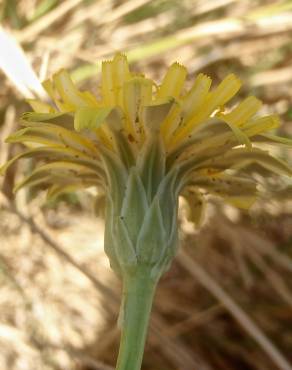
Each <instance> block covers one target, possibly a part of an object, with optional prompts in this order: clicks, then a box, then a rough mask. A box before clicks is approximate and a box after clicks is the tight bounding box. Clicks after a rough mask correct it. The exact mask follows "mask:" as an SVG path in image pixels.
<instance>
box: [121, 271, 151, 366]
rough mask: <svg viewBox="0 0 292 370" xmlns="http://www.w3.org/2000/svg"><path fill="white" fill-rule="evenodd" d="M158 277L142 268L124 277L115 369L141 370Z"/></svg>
mask: <svg viewBox="0 0 292 370" xmlns="http://www.w3.org/2000/svg"><path fill="white" fill-rule="evenodd" d="M156 283H157V281H156V280H153V279H152V278H151V277H150V273H149V271H145V270H144V269H139V271H137V272H136V273H135V274H133V275H131V276H128V277H127V278H126V279H125V280H124V287H123V303H122V310H123V311H122V322H121V325H122V333H121V342H120V350H119V356H118V361H117V366H116V370H140V369H141V364H142V359H143V353H144V346H145V340H146V334H147V328H148V323H149V317H150V313H151V307H152V302H153V297H154V294H155V289H156Z"/></svg>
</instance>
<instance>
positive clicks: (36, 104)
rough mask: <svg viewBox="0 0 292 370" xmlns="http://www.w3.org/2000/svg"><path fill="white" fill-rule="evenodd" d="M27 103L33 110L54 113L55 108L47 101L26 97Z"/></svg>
mask: <svg viewBox="0 0 292 370" xmlns="http://www.w3.org/2000/svg"><path fill="white" fill-rule="evenodd" d="M26 101H27V103H28V104H29V105H30V106H31V107H32V109H33V110H34V111H35V112H38V113H54V112H55V109H54V108H53V107H52V106H51V105H50V104H47V103H44V102H42V101H40V100H37V99H27V100H26Z"/></svg>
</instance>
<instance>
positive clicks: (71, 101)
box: [53, 70, 91, 109]
mask: <svg viewBox="0 0 292 370" xmlns="http://www.w3.org/2000/svg"><path fill="white" fill-rule="evenodd" d="M53 81H54V83H55V85H56V89H57V91H58V93H59V94H60V96H61V98H62V100H63V101H64V102H65V103H66V104H67V105H68V107H69V108H71V109H76V108H81V107H87V106H90V105H91V101H89V100H88V99H86V97H85V96H83V95H82V93H81V92H80V91H78V89H77V88H76V86H75V85H74V83H73V81H72V80H71V77H70V75H69V73H68V72H67V71H65V70H61V71H59V72H58V73H56V74H55V75H54V76H53Z"/></svg>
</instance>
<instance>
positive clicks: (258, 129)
mask: <svg viewBox="0 0 292 370" xmlns="http://www.w3.org/2000/svg"><path fill="white" fill-rule="evenodd" d="M279 124H280V120H279V117H278V116H276V115H270V116H266V117H260V118H257V119H255V120H253V121H251V122H249V123H247V124H246V125H244V127H243V128H244V132H245V133H246V135H248V136H254V135H257V134H261V133H264V132H267V131H270V130H272V129H275V128H277V127H279Z"/></svg>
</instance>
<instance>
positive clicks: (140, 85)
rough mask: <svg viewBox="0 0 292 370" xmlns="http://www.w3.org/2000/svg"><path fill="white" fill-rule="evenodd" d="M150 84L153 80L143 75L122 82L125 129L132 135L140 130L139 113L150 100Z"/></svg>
mask: <svg viewBox="0 0 292 370" xmlns="http://www.w3.org/2000/svg"><path fill="white" fill-rule="evenodd" d="M152 86H153V82H152V81H151V80H149V79H146V78H143V77H134V78H132V79H130V80H129V81H127V82H126V83H125V84H124V102H123V104H124V109H125V113H126V116H127V122H126V131H127V132H128V133H129V134H131V135H132V136H134V137H136V135H139V132H140V131H141V127H140V124H141V122H139V115H140V111H141V107H142V106H144V105H147V104H149V103H150V102H151V98H152Z"/></svg>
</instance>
